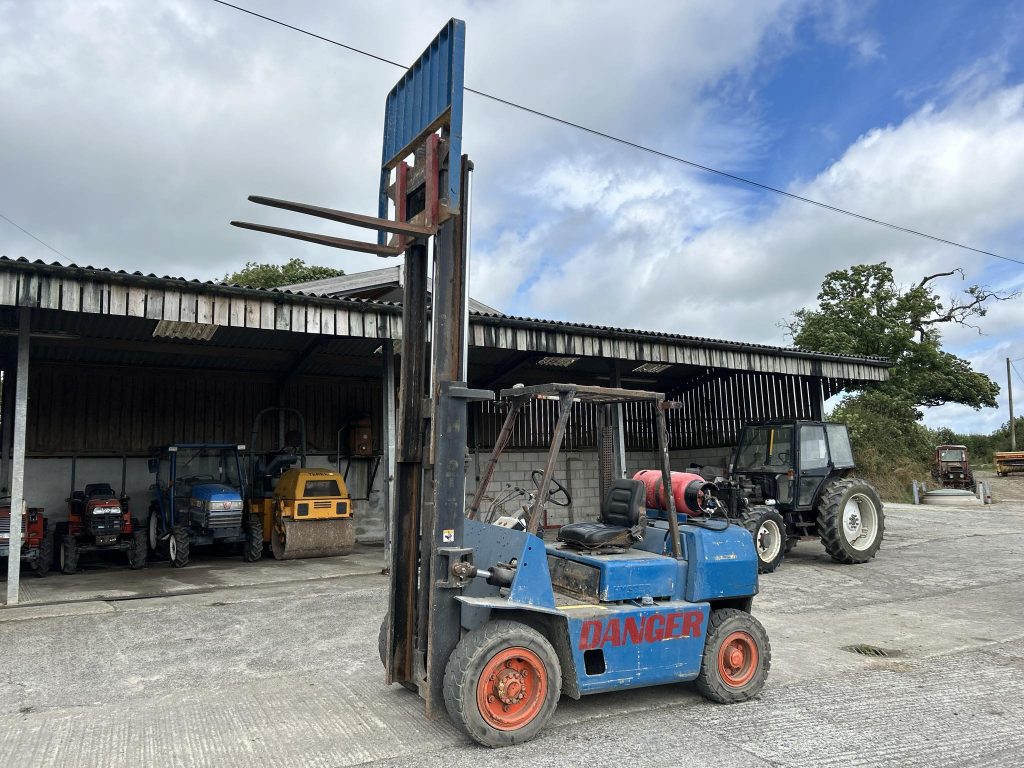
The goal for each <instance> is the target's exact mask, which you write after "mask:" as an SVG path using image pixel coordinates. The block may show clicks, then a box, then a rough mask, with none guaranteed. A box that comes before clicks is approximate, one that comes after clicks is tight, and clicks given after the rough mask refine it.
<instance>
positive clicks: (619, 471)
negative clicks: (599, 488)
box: [610, 360, 627, 478]
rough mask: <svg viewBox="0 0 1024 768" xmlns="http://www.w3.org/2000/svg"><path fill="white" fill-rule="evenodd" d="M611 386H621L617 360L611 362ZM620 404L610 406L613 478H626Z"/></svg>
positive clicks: (617, 387)
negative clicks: (613, 456) (613, 454)
mask: <svg viewBox="0 0 1024 768" xmlns="http://www.w3.org/2000/svg"><path fill="white" fill-rule="evenodd" d="M611 365H612V371H611V374H612V376H611V382H610V384H611V386H612V387H614V388H615V389H619V388H620V387H621V386H622V369H621V366H620V364H619V361H618V360H612V361H611ZM624 407H625V406H624V405H623V404H622V403H615V404H614V405H612V434H613V435H614V437H613V438H612V440H613V451H614V453H615V477H617V478H624V477H625V476H626V471H627V469H626V424H625V419H624V418H623V412H622V409H623V408H624Z"/></svg>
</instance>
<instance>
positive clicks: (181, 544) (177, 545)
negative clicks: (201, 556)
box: [167, 527, 190, 568]
mask: <svg viewBox="0 0 1024 768" xmlns="http://www.w3.org/2000/svg"><path fill="white" fill-rule="evenodd" d="M189 544H190V541H189V538H188V531H186V530H185V529H184V528H180V527H176V528H175V529H174V530H173V531H172V532H171V536H170V538H168V539H167V557H168V558H169V559H170V561H171V565H173V566H174V567H175V568H184V567H185V566H186V565H188V549H189Z"/></svg>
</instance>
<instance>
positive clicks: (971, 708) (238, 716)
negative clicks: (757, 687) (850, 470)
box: [0, 477, 1024, 768]
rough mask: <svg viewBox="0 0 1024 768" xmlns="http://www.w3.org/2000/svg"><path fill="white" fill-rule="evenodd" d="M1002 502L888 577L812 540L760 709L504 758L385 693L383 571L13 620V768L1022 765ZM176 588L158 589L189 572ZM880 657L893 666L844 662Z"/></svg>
mask: <svg viewBox="0 0 1024 768" xmlns="http://www.w3.org/2000/svg"><path fill="white" fill-rule="evenodd" d="M992 491H993V496H994V497H995V499H996V501H997V504H995V505H994V506H992V507H971V508H969V509H967V508H965V509H963V510H957V509H952V508H945V507H944V508H928V507H912V506H905V505H887V507H886V513H887V529H886V539H885V543H884V545H883V548H882V551H881V552H880V553H879V555H878V557H877V558H876V559H875V560H874V561H873V562H871V563H869V564H866V565H863V566H840V565H836V564H834V563H833V562H832V561H831V560H829V559H828V557H827V556H826V555H825V554H824V550H823V549H822V547H821V546H820V545H819V544H817V543H816V542H805V543H801V544H800V545H799V546H798V547H797V548H796V549H795V550H794V551H793V552H792V553H791V554H790V555H789V556H787V558H786V560H785V562H784V563H783V565H782V567H781V568H780V569H779V570H778V571H777V572H776V573H774V574H771V575H768V576H764V577H762V579H761V595H760V596H759V597H758V598H757V600H756V601H755V612H756V613H757V615H758V617H759V618H760V619H761V621H762V622H763V623H764V624H765V626H766V627H767V629H768V632H769V635H770V637H771V641H772V647H773V668H772V672H771V676H770V677H769V681H768V685H767V686H766V688H765V691H764V693H763V694H762V696H761V697H760V698H759V699H758V700H756V701H752V702H749V703H747V704H742V705H735V706H728V707H725V706H717V705H713V704H709V703H707V702H705V701H704V700H703V699H702V698H701V697H699V696H698V695H697V694H696V693H695V692H694V691H693V690H691V689H690V687H689V686H671V687H661V688H651V689H643V690H638V691H627V692H622V693H616V694H606V695H601V696H594V697H589V698H587V699H584V700H582V701H578V702H577V701H571V700H569V699H565V698H563V699H562V701H561V703H560V705H559V708H558V711H557V712H556V713H555V717H554V719H553V721H552V723H551V724H550V725H549V727H548V728H547V730H546V731H545V732H544V733H543V734H542V736H541V737H540V738H538V739H537V740H536V741H534V742H532V743H530V744H527V745H523V746H520V747H514V748H511V749H508V750H497V751H491V750H486V749H482V748H479V747H477V746H476V745H474V744H472V743H469V742H468V741H467V740H466V738H465V737H463V736H462V735H461V734H459V733H458V732H457V731H456V730H455V729H454V728H453V727H452V726H450V725H449V724H448V723H447V722H446V721H434V722H430V721H427V720H425V719H424V717H423V714H422V707H421V706H420V703H419V701H418V699H417V698H416V697H415V696H413V695H411V694H409V693H408V692H406V691H405V690H403V689H401V688H400V687H398V686H393V687H390V688H389V687H387V686H385V685H384V684H383V682H382V670H381V667H380V662H379V659H378V658H377V650H376V637H377V627H378V626H379V622H380V617H381V614H382V612H383V606H384V604H385V597H386V580H385V578H384V577H382V576H380V575H379V574H378V573H375V572H374V571H375V569H378V568H379V556H378V555H377V554H376V553H374V552H373V551H372V550H370V551H368V552H364V553H363V554H362V555H361V557H362V558H363V559H364V560H365V562H363V560H360V561H355V562H353V563H349V564H347V565H346V566H344V568H345V569H347V570H342V568H341V567H340V566H338V567H334V566H332V564H331V563H330V562H329V561H322V564H321V565H318V566H315V567H313V568H312V570H311V567H309V566H304V567H301V568H300V567H293V568H292V569H291V570H287V571H285V570H281V571H277V570H274V569H273V568H271V567H269V566H268V567H267V568H266V569H265V570H264V571H261V573H263V574H265V575H261V576H259V577H258V578H256V577H253V576H251V575H250V576H247V577H245V578H238V577H237V576H231V575H230V573H229V574H228V575H225V573H224V569H225V568H226V566H224V565H223V564H220V565H217V566H211V572H215V573H216V574H218V575H217V577H216V578H213V577H212V576H211V577H210V578H209V579H208V580H207V581H204V580H203V578H200V575H199V573H198V572H197V574H195V575H194V576H193V577H192V578H191V580H190V581H189V584H188V586H189V589H190V590H195V589H201V590H203V591H199V592H196V591H187V592H184V593H183V594H180V595H177V596H171V597H161V598H151V599H146V598H143V599H132V600H117V601H115V600H108V601H103V600H88V599H86V598H84V597H83V598H81V599H82V602H76V603H69V604H61V605H50V606H34V607H32V606H29V607H23V608H11V609H5V610H2V611H0V647H3V648H4V654H3V658H2V660H0V765H3V766H19V768H20V766H104V767H107V766H140V765H145V766H183V767H184V766H189V767H192V766H243V765H244V766H299V765H308V766H347V765H366V764H369V765H382V766H384V765H386V766H411V765H415V766H420V767H421V768H426V766H449V765H458V764H470V763H472V764H473V765H477V766H490V765H494V766H498V765H501V766H505V765H507V764H508V763H509V761H510V760H511V761H515V762H517V763H518V762H528V763H529V764H530V765H534V766H546V765H565V764H582V763H591V764H594V765H608V764H611V763H616V762H620V761H626V760H628V761H629V762H630V763H631V764H635V765H659V766H660V765H663V764H664V763H666V762H670V763H673V764H676V763H685V764H687V765H690V766H702V765H714V766H829V765H837V766H839V765H842V766H860V765H872V766H873V765H893V766H897V765H898V766H935V765H972V766H973V765H1021V764H1024V758H1022V757H1021V756H1022V755H1024V707H1022V706H1021V704H1020V696H1019V691H1020V690H1021V689H1022V687H1024V650H1022V648H1024V646H1022V645H1021V640H1022V639H1024V588H1022V587H1021V583H1022V577H1024V557H1022V555H1024V477H1011V478H1005V479H1004V478H992ZM200 567H203V566H202V565H200ZM232 567H237V568H242V566H241V565H240V564H239V565H238V566H232ZM162 569H166V566H162V565H157V566H154V567H153V568H152V569H149V571H147V574H148V573H150V572H151V574H152V575H151V576H148V578H152V579H154V580H157V581H159V580H161V579H162V580H167V579H169V578H171V577H172V576H175V575H176V574H172V573H171V572H170V570H169V569H166V572H163V571H162ZM317 569H319V570H317ZM253 573H255V572H253ZM293 576H294V577H295V578H294V579H293V578H292V577H293ZM86 577H88V578H96V579H97V583H99V581H100V580H102V579H104V578H107V579H117V578H118V575H117V573H116V572H115V573H114V574H113V575H112V576H102V575H101V576H96V575H95V574H86V575H84V576H83V577H82V578H86ZM65 578H68V579H70V578H78V577H65ZM121 578H122V579H123V578H124V577H123V576H122V577H121ZM86 586H88V584H87V585H86ZM121 586H122V587H124V585H123V584H122V585H121ZM79 589H84V588H83V587H80V588H79ZM136 589H137V592H138V593H139V594H145V592H146V589H145V588H143V587H138V588H136ZM99 592H100V593H102V592H103V590H102V589H99ZM76 594H78V593H76ZM83 594H84V593H83ZM863 643H867V644H871V645H874V646H877V647H880V648H883V649H886V650H887V651H888V652H889V653H890V656H889V657H887V658H869V657H864V656H861V655H858V654H855V653H851V652H849V651H847V650H844V648H845V647H846V646H850V645H856V644H863Z"/></svg>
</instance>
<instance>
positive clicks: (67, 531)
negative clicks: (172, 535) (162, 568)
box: [57, 483, 148, 573]
mask: <svg viewBox="0 0 1024 768" xmlns="http://www.w3.org/2000/svg"><path fill="white" fill-rule="evenodd" d="M57 529H58V530H57V541H58V544H57V546H58V547H59V550H58V555H57V561H58V564H59V565H60V569H61V571H63V572H64V573H74V572H75V571H77V570H78V561H79V559H80V558H81V556H82V555H83V554H87V553H91V552H119V551H120V552H126V553H127V554H128V565H129V566H130V567H131V568H132V569H137V568H142V567H144V566H145V565H146V557H147V554H148V551H147V541H146V529H145V528H144V527H143V526H142V525H141V524H139V522H138V521H137V520H132V513H131V509H130V508H129V507H128V497H127V496H124V495H122V496H121V497H120V498H118V496H117V494H116V493H114V489H113V488H111V487H110V486H109V485H108V484H107V483H91V484H89V485H87V486H85V490H84V491H75V492H74V493H72V494H71V498H70V499H68V521H67V522H66V523H58V524H57Z"/></svg>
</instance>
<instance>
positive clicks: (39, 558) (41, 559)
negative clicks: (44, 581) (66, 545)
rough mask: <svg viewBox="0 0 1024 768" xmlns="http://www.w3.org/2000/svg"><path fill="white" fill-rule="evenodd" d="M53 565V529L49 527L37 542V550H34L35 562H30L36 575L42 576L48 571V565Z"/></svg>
mask: <svg viewBox="0 0 1024 768" xmlns="http://www.w3.org/2000/svg"><path fill="white" fill-rule="evenodd" d="M51 565H53V529H52V528H51V529H49V530H48V531H46V533H44V534H43V540H42V542H40V544H39V551H38V552H36V559H35V562H33V563H32V569H33V570H34V571H35V572H36V576H38V577H39V578H42V577H43V576H45V575H46V574H48V573H49V572H50V566H51Z"/></svg>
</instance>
